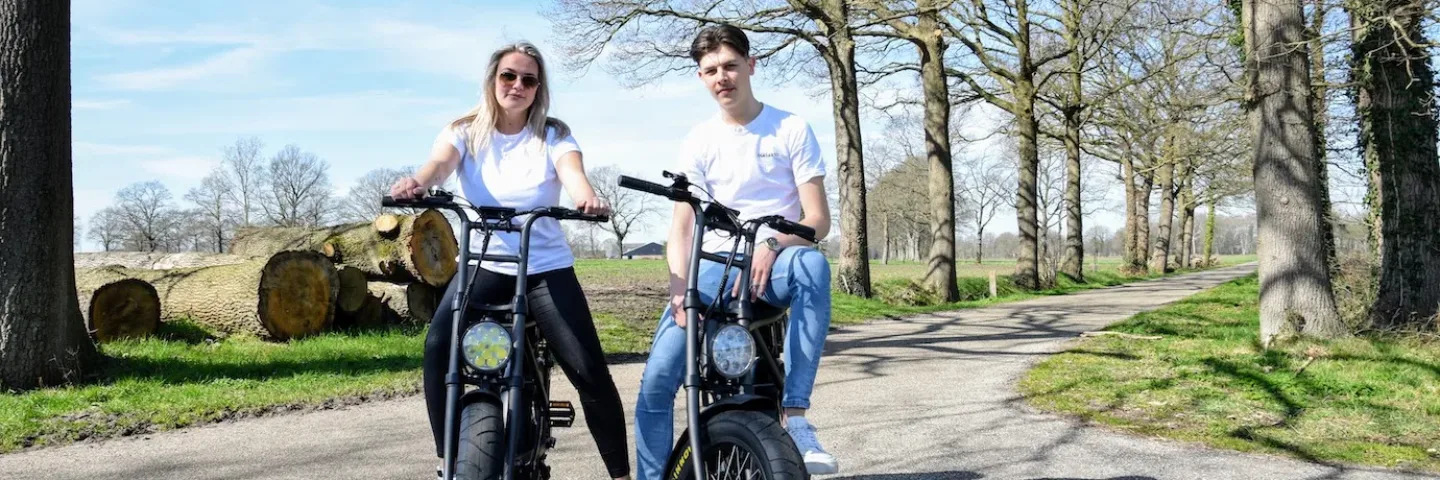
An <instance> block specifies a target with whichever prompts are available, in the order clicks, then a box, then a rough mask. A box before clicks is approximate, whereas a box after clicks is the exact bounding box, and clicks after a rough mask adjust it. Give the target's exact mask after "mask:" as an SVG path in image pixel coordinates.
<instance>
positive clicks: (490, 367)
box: [460, 322, 510, 373]
mask: <svg viewBox="0 0 1440 480" xmlns="http://www.w3.org/2000/svg"><path fill="white" fill-rule="evenodd" d="M460 355H461V356H463V357H464V358H465V363H468V364H470V366H471V367H475V369H476V370H479V371H482V372H486V373H493V372H498V371H500V369H501V368H504V367H505V362H506V361H508V360H510V332H507V331H505V327H502V326H500V324H498V323H495V322H480V323H476V324H474V325H471V326H470V328H469V329H467V330H465V337H463V338H461V339H460Z"/></svg>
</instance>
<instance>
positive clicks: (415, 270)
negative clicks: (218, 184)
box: [230, 210, 460, 286]
mask: <svg viewBox="0 0 1440 480" xmlns="http://www.w3.org/2000/svg"><path fill="white" fill-rule="evenodd" d="M398 230H399V232H398V233H396V234H395V235H394V238H393V239H391V238H385V236H383V235H381V234H380V233H378V231H377V230H376V229H375V228H374V227H373V226H372V224H371V222H358V223H348V224H342V225H336V226H332V227H322V228H306V227H266V228H253V227H252V228H247V229H241V230H240V231H239V232H237V233H236V234H235V238H234V239H233V240H232V241H231V243H230V245H231V253H234V254H237V255H245V256H251V257H264V256H269V255H272V254H275V253H278V252H282V251H287V250H314V251H319V252H321V253H323V254H325V255H326V256H327V257H329V258H331V259H332V260H333V261H335V262H336V263H339V264H342V265H345V266H349V267H354V268H357V269H359V270H360V271H362V272H365V275H366V276H367V277H368V278H371V279H379V280H386V281H391V282H411V281H423V282H425V283H428V284H431V285H435V286H440V285H444V284H445V283H446V282H449V281H450V277H451V276H453V275H454V274H455V267H456V258H457V256H458V255H459V252H460V247H459V243H457V242H456V240H455V234H454V232H453V231H452V230H451V228H450V223H449V222H448V221H446V220H445V216H444V215H442V214H441V213H440V212H438V211H436V210H426V211H424V212H421V213H420V214H418V215H405V216H402V217H401V219H400V226H399V229H398Z"/></svg>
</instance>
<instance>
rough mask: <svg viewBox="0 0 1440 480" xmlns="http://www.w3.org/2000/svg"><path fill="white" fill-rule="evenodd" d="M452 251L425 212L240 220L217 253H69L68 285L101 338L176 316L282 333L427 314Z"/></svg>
mask: <svg viewBox="0 0 1440 480" xmlns="http://www.w3.org/2000/svg"><path fill="white" fill-rule="evenodd" d="M458 253H459V245H458V243H457V242H456V240H455V232H454V231H453V230H452V229H451V228H450V224H449V222H447V221H446V219H445V216H444V215H442V214H441V213H440V212H438V211H435V210H426V211H423V212H421V213H419V214H416V215H390V214H385V215H381V216H379V217H377V218H376V219H375V220H374V221H373V222H360V223H347V224H341V225H333V226H329V227H320V228H297V227H251V228H244V229H241V230H239V231H238V232H236V234H235V238H234V239H233V240H232V241H231V244H230V248H229V251H228V252H227V253H174V254H164V253H144V252H101V253H77V254H75V286H76V293H77V295H78V296H79V300H80V310H81V312H82V313H83V314H84V316H85V322H86V326H87V327H88V328H89V329H90V331H91V332H92V335H94V337H95V339H96V340H97V341H100V342H106V341H110V340H114V339H119V338H138V337H144V336H148V335H151V334H154V333H155V331H156V329H157V328H158V327H159V324H160V322H166V321H172V320H178V319H189V320H190V321H193V322H196V323H199V324H201V325H204V326H206V327H208V328H210V329H211V330H213V331H215V332H217V333H220V334H222V335H232V334H246V335H254V336H256V337H259V338H263V339H267V340H276V341H283V340H289V339H295V338H302V337H305V336H308V335H312V334H315V333H320V332H325V331H330V330H334V329H344V328H351V327H357V328H366V327H374V326H380V325H386V324H395V323H401V322H429V321H430V317H431V315H432V314H433V313H434V311H435V307H436V306H437V305H438V304H439V302H440V296H441V294H442V293H443V291H442V289H443V288H444V287H445V285H446V284H447V283H448V282H449V281H450V277H451V276H452V275H454V274H455V269H456V257H457V255H458Z"/></svg>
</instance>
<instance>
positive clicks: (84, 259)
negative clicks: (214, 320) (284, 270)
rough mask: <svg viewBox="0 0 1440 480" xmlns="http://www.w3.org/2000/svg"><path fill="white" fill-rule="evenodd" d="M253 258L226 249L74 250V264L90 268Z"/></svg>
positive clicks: (163, 267)
mask: <svg viewBox="0 0 1440 480" xmlns="http://www.w3.org/2000/svg"><path fill="white" fill-rule="evenodd" d="M254 259H255V258H254V257H250V256H245V255H234V254H229V253H201V252H180V253H157V252H78V253H76V254H75V268H77V269H90V268H100V267H106V266H119V267H123V268H138V269H144V270H168V269H172V268H190V267H209V266H214V265H233V264H236V263H245V262H248V261H251V260H254Z"/></svg>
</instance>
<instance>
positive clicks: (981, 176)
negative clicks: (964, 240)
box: [955, 158, 1015, 264]
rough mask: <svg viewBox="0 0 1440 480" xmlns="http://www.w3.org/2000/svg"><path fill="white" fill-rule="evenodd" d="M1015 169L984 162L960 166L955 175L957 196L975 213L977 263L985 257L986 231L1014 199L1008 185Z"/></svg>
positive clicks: (972, 220) (972, 221) (975, 161)
mask: <svg viewBox="0 0 1440 480" xmlns="http://www.w3.org/2000/svg"><path fill="white" fill-rule="evenodd" d="M1014 173H1015V169H1014V168H1010V167H1009V166H1008V165H1004V164H1001V163H999V162H993V161H989V160H987V159H985V158H975V159H972V160H971V161H968V162H960V168H959V169H957V171H956V180H955V184H956V185H957V190H956V193H957V195H958V196H959V197H960V198H961V201H962V202H963V203H965V204H966V205H969V206H970V208H971V209H972V210H973V211H974V214H973V215H971V216H970V227H972V228H973V229H974V231H975V240H976V242H977V243H976V245H975V263H976V264H979V263H980V262H981V261H982V260H983V259H984V257H985V229H986V228H987V227H989V226H990V222H991V221H992V220H994V219H995V216H996V215H997V214H999V213H1000V212H1002V211H1004V209H1006V208H1009V206H1010V202H1009V199H1010V198H1011V195H1010V193H1009V192H1007V191H1006V190H1007V188H1006V185H1010V184H1013V183H1014Z"/></svg>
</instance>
